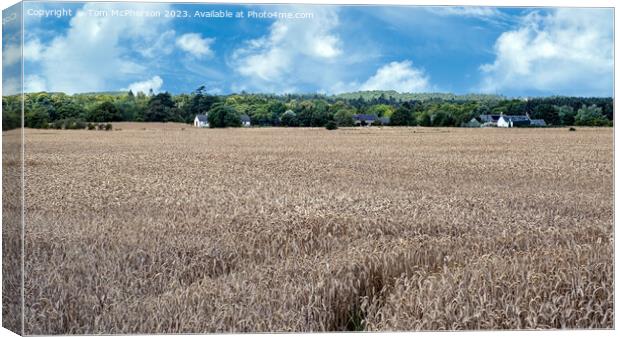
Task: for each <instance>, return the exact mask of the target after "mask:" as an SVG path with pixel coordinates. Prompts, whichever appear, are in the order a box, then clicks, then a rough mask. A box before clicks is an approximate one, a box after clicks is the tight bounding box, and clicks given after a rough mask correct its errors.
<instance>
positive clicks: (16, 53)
mask: <svg viewBox="0 0 620 337" xmlns="http://www.w3.org/2000/svg"><path fill="white" fill-rule="evenodd" d="M21 58H22V51H21V49H20V47H19V44H7V45H6V46H4V47H3V50H2V64H3V65H4V66H5V67H7V66H12V65H15V64H17V63H18V62H19V61H20V60H21Z"/></svg>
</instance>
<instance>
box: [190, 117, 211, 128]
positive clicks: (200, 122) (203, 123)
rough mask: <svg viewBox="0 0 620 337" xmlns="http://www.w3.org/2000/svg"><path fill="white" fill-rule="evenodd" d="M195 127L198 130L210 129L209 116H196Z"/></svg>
mask: <svg viewBox="0 0 620 337" xmlns="http://www.w3.org/2000/svg"><path fill="white" fill-rule="evenodd" d="M194 126H195V127H197V128H208V127H209V120H208V118H207V115H196V117H195V118H194Z"/></svg>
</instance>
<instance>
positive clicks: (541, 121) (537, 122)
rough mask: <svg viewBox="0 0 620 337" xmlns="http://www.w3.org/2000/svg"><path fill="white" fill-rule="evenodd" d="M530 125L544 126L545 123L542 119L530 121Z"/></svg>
mask: <svg viewBox="0 0 620 337" xmlns="http://www.w3.org/2000/svg"><path fill="white" fill-rule="evenodd" d="M530 124H532V125H535V126H546V125H547V122H545V120H544V119H532V120H530Z"/></svg>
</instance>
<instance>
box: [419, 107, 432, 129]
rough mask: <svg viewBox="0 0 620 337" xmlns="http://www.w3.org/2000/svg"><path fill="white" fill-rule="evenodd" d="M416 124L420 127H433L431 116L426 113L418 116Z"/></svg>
mask: <svg viewBox="0 0 620 337" xmlns="http://www.w3.org/2000/svg"><path fill="white" fill-rule="evenodd" d="M416 122H417V124H418V125H419V126H431V115H430V114H429V113H428V112H426V111H424V112H422V113H420V114H418V115H417V116H416Z"/></svg>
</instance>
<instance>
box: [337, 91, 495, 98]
mask: <svg viewBox="0 0 620 337" xmlns="http://www.w3.org/2000/svg"><path fill="white" fill-rule="evenodd" d="M381 95H383V97H384V98H386V99H389V98H390V97H393V98H394V99H396V100H398V101H411V100H417V101H429V100H433V99H441V100H446V101H465V100H475V101H500V100H503V99H506V97H504V96H500V95H487V94H466V95H455V94H451V93H440V92H433V93H399V92H397V91H394V90H372V91H355V92H348V93H343V94H338V95H335V96H334V97H337V98H343V99H358V98H360V97H362V99H363V100H365V101H370V100H373V99H378V98H379V97H381Z"/></svg>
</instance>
